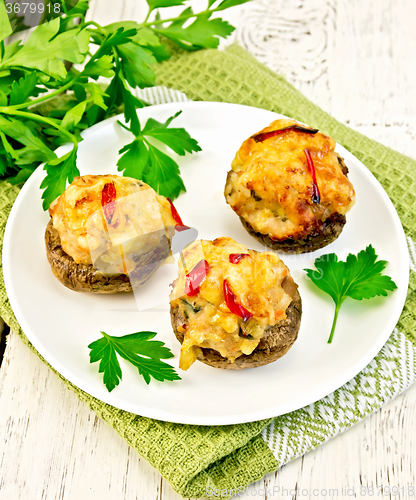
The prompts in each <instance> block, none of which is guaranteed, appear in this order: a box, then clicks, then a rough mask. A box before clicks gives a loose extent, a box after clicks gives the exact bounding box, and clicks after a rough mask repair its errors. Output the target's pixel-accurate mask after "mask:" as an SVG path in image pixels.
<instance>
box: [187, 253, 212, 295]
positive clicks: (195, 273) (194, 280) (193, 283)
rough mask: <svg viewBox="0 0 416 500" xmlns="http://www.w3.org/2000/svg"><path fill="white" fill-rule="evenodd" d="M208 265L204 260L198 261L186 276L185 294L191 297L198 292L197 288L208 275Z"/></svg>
mask: <svg viewBox="0 0 416 500" xmlns="http://www.w3.org/2000/svg"><path fill="white" fill-rule="evenodd" d="M209 269H210V267H209V264H208V262H207V261H206V260H200V261H199V262H198V264H197V265H196V266H195V267H194V268H193V269H192V271H191V272H190V273H188V274H187V275H186V280H185V293H186V295H188V297H193V296H194V295H196V294H197V293H198V292H199V287H200V286H201V283H202V282H203V281H204V279H205V277H206V275H207V274H208V273H209Z"/></svg>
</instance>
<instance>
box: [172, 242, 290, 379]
mask: <svg viewBox="0 0 416 500" xmlns="http://www.w3.org/2000/svg"><path fill="white" fill-rule="evenodd" d="M233 253H242V254H248V256H246V257H244V258H242V259H241V260H240V262H239V263H238V264H233V263H231V262H230V260H229V256H230V254H233ZM203 259H205V260H206V261H207V262H208V264H209V271H208V274H207V275H206V277H205V279H204V281H203V282H202V283H201V285H200V288H199V292H198V293H197V294H196V295H195V296H192V297H189V296H188V295H186V293H185V283H186V274H187V273H189V272H191V271H192V269H193V268H194V267H195V266H196V265H197V264H198V262H200V261H201V260H203ZM225 279H226V280H227V281H228V284H229V286H230V287H231V290H232V291H233V293H234V294H235V296H236V301H237V302H238V304H240V305H242V306H243V307H244V308H246V309H247V310H248V311H249V312H250V313H252V314H253V316H252V317H251V319H249V320H248V321H244V319H243V318H241V317H240V316H237V315H236V314H233V313H232V312H231V311H230V309H229V308H228V306H227V303H226V300H225V297H224V292H223V283H224V280H225ZM285 279H290V280H291V279H292V278H291V277H290V275H289V271H288V268H287V267H286V266H285V264H284V263H283V262H282V261H281V260H280V258H279V257H278V256H277V255H276V254H275V253H272V252H255V251H254V250H248V249H247V247H245V246H244V245H241V244H240V243H237V242H236V241H234V240H233V239H231V238H225V237H223V238H217V239H216V240H214V241H212V242H211V241H206V240H200V241H195V242H194V243H192V244H191V245H189V246H188V247H186V249H185V250H184V251H183V253H182V254H181V259H180V261H179V275H178V278H177V279H176V280H175V281H174V283H173V290H172V292H171V295H170V300H171V305H172V307H179V310H180V312H181V313H182V315H183V316H184V317H185V318H186V324H185V325H179V327H177V328H178V330H179V331H182V332H184V333H185V335H184V341H183V343H182V348H181V357H180V361H179V366H180V368H182V369H183V370H187V369H188V368H189V367H190V366H191V365H192V363H193V362H194V361H195V360H196V358H197V357H198V354H199V353H200V348H209V349H214V350H216V351H218V352H219V353H220V354H221V356H223V357H224V358H228V359H229V360H230V361H232V362H233V361H234V360H235V359H236V358H237V357H239V356H241V355H242V354H247V355H249V354H251V353H252V352H253V351H254V349H255V348H256V347H257V345H258V343H259V342H260V339H261V337H262V336H263V334H264V331H265V329H266V328H267V327H268V326H269V325H275V324H276V323H279V322H280V321H282V320H284V319H286V309H287V307H288V306H289V304H290V303H291V301H292V297H291V296H290V295H289V294H288V293H287V292H286V291H285V289H284V288H283V287H282V282H283V281H284V280H285Z"/></svg>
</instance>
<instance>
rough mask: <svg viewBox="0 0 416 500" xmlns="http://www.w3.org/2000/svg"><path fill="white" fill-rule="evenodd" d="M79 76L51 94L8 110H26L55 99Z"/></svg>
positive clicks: (10, 107)
mask: <svg viewBox="0 0 416 500" xmlns="http://www.w3.org/2000/svg"><path fill="white" fill-rule="evenodd" d="M80 76H81V73H80V74H78V75H77V76H76V77H75V78H73V79H72V80H70V81H69V82H68V83H67V84H65V85H63V86H62V87H60V88H59V89H56V90H54V91H53V92H50V93H48V94H46V95H44V96H42V97H39V98H38V99H33V100H31V101H26V102H22V103H20V104H15V105H14V106H9V109H23V108H28V107H29V106H34V105H35V104H39V103H41V102H44V101H47V100H48V99H51V98H52V97H55V96H57V95H59V94H62V92H65V90H67V89H69V88H70V87H72V85H73V84H74V83H75V82H76V80H77V79H78V78H79V77H80Z"/></svg>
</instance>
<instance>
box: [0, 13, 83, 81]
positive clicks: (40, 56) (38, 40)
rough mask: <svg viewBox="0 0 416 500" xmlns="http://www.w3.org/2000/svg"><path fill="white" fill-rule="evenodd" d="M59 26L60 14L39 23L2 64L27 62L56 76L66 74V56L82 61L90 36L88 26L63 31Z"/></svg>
mask: <svg viewBox="0 0 416 500" xmlns="http://www.w3.org/2000/svg"><path fill="white" fill-rule="evenodd" d="M59 28H60V19H59V18H57V19H54V20H53V21H50V22H49V23H46V24H41V25H40V26H38V27H37V28H36V29H35V31H33V33H32V34H31V35H30V37H29V40H28V41H27V42H26V43H25V44H24V45H23V47H22V48H21V49H20V50H19V51H18V52H16V53H15V54H13V55H12V56H11V57H10V58H9V59H7V60H5V61H2V63H1V64H0V68H1V67H3V68H13V67H16V66H23V67H25V68H33V69H37V70H39V71H42V72H43V73H45V74H46V75H49V76H51V77H53V78H57V79H59V78H65V76H66V73H67V72H66V69H65V66H64V63H63V62H62V59H64V60H67V61H70V62H72V63H82V62H83V61H84V59H85V56H86V54H87V52H88V47H89V39H90V37H89V32H88V30H87V29H83V30H81V29H80V28H76V29H72V30H69V31H65V32H64V33H59Z"/></svg>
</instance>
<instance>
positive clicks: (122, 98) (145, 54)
mask: <svg viewBox="0 0 416 500" xmlns="http://www.w3.org/2000/svg"><path fill="white" fill-rule="evenodd" d="M247 1H249V0H208V5H207V9H206V10H204V11H202V12H194V11H193V10H192V7H186V5H185V4H186V0H147V3H148V6H149V10H148V14H147V17H146V19H145V21H144V22H142V23H137V22H135V21H122V22H118V23H114V24H110V25H108V26H100V25H99V24H97V23H95V22H94V21H89V22H86V21H85V15H86V12H87V9H88V2H89V0H80V1H79V2H78V3H77V4H76V6H75V7H73V8H71V9H70V10H67V8H66V6H65V5H66V4H65V2H62V3H61V5H62V7H63V9H64V11H65V13H64V15H63V16H61V17H59V18H56V19H51V20H49V21H48V22H46V23H44V24H41V25H39V26H38V27H37V28H36V29H35V30H34V31H33V33H32V34H31V36H30V38H29V39H28V40H27V42H26V43H25V44H23V45H22V44H21V43H20V41H16V42H13V43H11V44H9V45H5V44H4V39H5V38H6V37H8V36H9V35H10V34H11V32H12V30H11V26H10V22H9V20H8V18H7V13H6V10H5V8H4V3H3V2H1V1H0V178H8V179H9V180H10V182H12V183H21V182H24V181H26V180H27V179H28V178H29V176H30V175H31V174H32V173H33V171H34V170H35V169H36V167H37V166H38V165H39V164H40V163H42V162H46V163H45V166H44V169H45V170H46V174H47V175H46V177H45V179H44V180H43V182H42V184H41V188H42V189H43V190H44V191H43V194H42V198H43V208H44V209H45V210H46V209H48V207H49V205H50V203H51V202H52V201H53V200H54V199H55V198H56V197H57V196H59V195H60V194H61V193H62V192H63V191H64V190H65V187H66V184H67V183H68V182H69V183H70V182H72V180H73V178H74V177H75V176H77V175H79V170H78V168H77V150H78V143H79V142H80V141H81V135H80V133H81V132H82V130H84V129H86V128H88V127H90V126H92V125H94V124H95V123H97V122H99V121H101V120H104V119H106V118H108V117H109V116H113V115H115V114H117V113H120V112H121V111H124V117H125V121H126V123H127V124H129V130H131V132H132V133H133V135H134V136H135V139H134V141H133V142H132V143H131V144H130V145H128V146H126V147H125V148H123V150H122V152H124V153H125V155H124V156H123V157H122V158H121V159H120V161H119V163H118V168H119V170H120V171H123V173H124V175H129V176H133V177H137V178H142V179H143V180H144V181H145V182H148V183H149V184H150V185H151V186H152V187H153V188H155V189H156V190H158V191H159V192H160V193H161V194H164V195H165V196H170V197H171V198H175V197H176V196H178V194H179V193H180V192H181V191H183V190H185V186H184V185H183V182H182V180H181V178H180V175H179V168H178V166H177V165H176V163H175V162H174V161H173V160H172V159H171V158H170V157H168V156H167V155H166V154H164V153H162V152H161V151H160V150H159V149H158V148H157V147H156V146H154V144H151V143H150V142H149V141H148V139H146V137H149V136H151V137H153V138H156V139H158V140H161V141H162V142H164V143H165V144H166V145H167V146H168V147H170V148H171V149H172V150H173V151H175V152H176V153H178V154H185V152H192V151H198V150H199V147H198V145H197V143H196V141H194V140H193V139H191V138H190V137H189V134H187V133H186V132H185V131H184V130H183V129H172V128H168V126H169V124H170V122H171V121H172V119H173V118H174V117H172V118H170V119H169V120H168V121H167V122H166V123H165V124H160V123H159V122H156V121H155V120H149V121H148V122H147V124H146V125H145V127H144V128H143V129H142V128H141V125H140V122H139V120H138V117H137V113H136V108H140V107H143V106H145V105H146V103H145V102H143V101H141V100H140V99H138V98H137V97H136V96H135V95H134V94H133V93H132V91H131V89H134V88H137V87H139V88H145V87H152V86H154V85H155V74H154V72H153V70H152V66H153V65H154V64H156V63H157V62H161V61H164V60H167V59H169V58H170V53H169V50H168V46H167V45H166V43H164V42H163V41H162V40H165V39H169V40H170V41H171V42H173V43H174V44H175V45H177V46H179V47H180V48H181V49H185V50H198V49H201V48H216V47H217V46H218V44H219V38H221V37H222V38H226V37H227V36H228V35H230V33H232V31H233V30H234V28H233V27H232V26H230V25H229V24H228V23H227V22H226V21H224V20H222V19H221V18H213V17H212V16H213V14H214V13H216V12H219V11H222V10H224V9H228V8H229V7H233V6H235V5H240V4H243V3H245V2H247ZM181 5H184V6H185V7H186V8H185V9H184V10H183V11H182V13H181V14H180V15H179V16H177V17H175V18H171V19H166V20H163V19H162V18H161V16H160V14H159V11H158V10H157V9H163V8H165V7H171V6H181ZM154 11H156V15H153V14H154ZM153 17H154V19H153V20H152V21H150V20H149V19H150V18H153ZM162 37H163V38H162ZM72 64H82V69H76V68H75V67H74V66H72ZM100 77H105V78H109V79H110V83H108V84H106V85H105V86H104V87H102V86H101V85H100V84H99V83H98V82H97V80H98V78H100ZM67 142H72V143H73V149H72V150H71V151H70V152H69V153H67V154H66V155H64V156H62V157H61V158H57V156H56V154H55V153H54V150H55V149H56V148H57V147H58V146H60V145H61V144H64V143H67ZM142 154H143V157H141V155H142ZM130 160H133V163H132V165H131V166H129V163H128V162H129V161H130ZM168 178H172V179H173V180H172V181H171V182H164V179H168Z"/></svg>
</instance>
